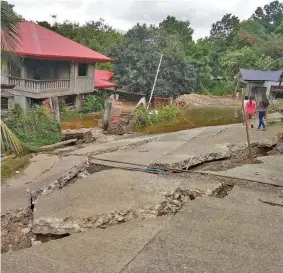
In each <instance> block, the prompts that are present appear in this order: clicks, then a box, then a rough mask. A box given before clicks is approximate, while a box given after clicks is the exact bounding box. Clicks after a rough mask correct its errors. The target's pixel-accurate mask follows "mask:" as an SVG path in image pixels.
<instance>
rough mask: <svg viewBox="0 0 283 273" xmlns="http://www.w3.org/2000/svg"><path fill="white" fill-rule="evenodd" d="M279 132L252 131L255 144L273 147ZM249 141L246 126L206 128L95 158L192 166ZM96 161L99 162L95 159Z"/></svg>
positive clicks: (273, 129)
mask: <svg viewBox="0 0 283 273" xmlns="http://www.w3.org/2000/svg"><path fill="white" fill-rule="evenodd" d="M279 131H280V129H279V128H278V126H277V127H276V126H273V127H270V128H269V130H268V131H265V132H263V131H256V130H251V131H250V138H251V143H252V144H253V145H258V146H260V147H272V146H274V145H276V144H277V143H278V142H279V140H280V138H282V136H281V135H278V132H279ZM246 143H247V141H246V135H245V131H244V127H243V126H242V125H239V124H234V125H225V126H216V127H203V128H196V129H192V130H185V131H180V132H175V133H169V134H164V135H163V136H161V137H160V138H158V139H156V140H153V141H151V142H149V143H147V144H144V145H140V146H138V147H136V148H133V149H129V150H126V151H115V152H109V153H104V154H101V155H98V156H95V159H96V160H98V161H99V160H112V161H120V162H124V163H134V164H143V165H150V166H160V167H166V168H175V169H188V168H190V167H193V166H196V165H198V164H201V163H204V162H208V161H214V160H219V159H225V158H229V157H231V156H232V155H233V153H235V152H236V151H239V150H241V149H243V148H245V147H247V144H246ZM92 162H93V163H94V164H95V163H96V161H95V160H93V161H92ZM105 164H107V165H111V164H110V163H105Z"/></svg>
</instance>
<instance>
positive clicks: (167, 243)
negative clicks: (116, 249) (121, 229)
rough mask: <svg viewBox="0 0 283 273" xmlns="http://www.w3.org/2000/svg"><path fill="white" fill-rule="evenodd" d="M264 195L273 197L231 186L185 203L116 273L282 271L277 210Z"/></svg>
mask: <svg viewBox="0 0 283 273" xmlns="http://www.w3.org/2000/svg"><path fill="white" fill-rule="evenodd" d="M264 196H269V198H270V199H272V198H276V196H274V195H269V194H268V193H263V192H257V191H251V190H247V189H242V188H239V187H236V186H235V187H234V189H233V190H232V191H231V193H230V194H229V195H228V196H227V197H226V198H224V199H212V198H209V197H207V198H201V199H199V200H196V201H195V202H190V203H187V204H186V205H185V206H184V208H183V209H182V210H181V211H180V212H179V213H178V214H177V215H176V216H175V217H174V218H172V219H171V221H170V223H169V224H168V225H167V226H166V227H165V228H164V229H163V230H162V231H161V232H159V233H158V234H157V235H156V237H155V238H154V240H152V241H151V242H150V243H149V244H148V245H147V246H146V247H145V248H144V249H143V251H142V252H141V253H139V254H138V255H137V256H136V257H135V258H134V259H133V260H132V261H131V262H130V263H129V264H127V265H126V266H125V268H124V270H122V271H121V272H123V273H126V272H127V273H128V272H131V273H136V272H139V273H143V272H144V273H146V272H150V273H155V272H156V273H162V272H164V273H168V272H178V273H183V272H184V273H185V272H186V273H188V272H189V273H198V272H199V273H200V272H211V273H214V272H215V273H216V272H219V273H220V272H221V273H232V272H233V273H234V272H253V273H262V272H270V273H278V272H282V267H283V264H282V256H283V249H282V245H283V236H282V225H283V213H282V208H281V207H272V206H269V205H266V204H263V203H261V202H259V201H258V199H259V198H261V197H264Z"/></svg>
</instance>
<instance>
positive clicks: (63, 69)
mask: <svg viewBox="0 0 283 273" xmlns="http://www.w3.org/2000/svg"><path fill="white" fill-rule="evenodd" d="M35 66H40V67H39V68H38V70H39V72H40V75H38V72H36V73H37V75H35V74H36V73H35V71H34V70H35V69H34V68H35ZM94 69H95V64H94V63H90V64H88V74H87V76H85V77H80V76H78V62H71V61H70V62H68V61H52V60H32V59H25V60H24V64H23V66H22V68H21V69H20V75H21V78H23V79H34V77H35V76H37V77H38V76H39V78H40V80H54V79H61V80H64V79H69V80H70V87H69V88H67V89H59V90H54V89H53V90H36V91H35V90H30V89H25V86H24V81H22V83H23V84H22V85H21V86H16V87H15V88H14V89H13V90H11V93H12V95H13V96H15V97H17V98H16V99H15V101H16V102H17V103H19V102H21V103H20V104H21V105H22V106H23V107H26V105H27V103H26V102H25V101H24V100H23V99H21V98H19V96H20V97H28V98H34V99H43V98H52V97H63V96H68V95H74V94H86V93H91V92H93V90H94ZM7 76H8V75H6V76H5V77H3V82H5V81H7V82H8V77H7ZM15 76H16V75H15Z"/></svg>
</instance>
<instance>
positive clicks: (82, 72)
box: [78, 63, 88, 77]
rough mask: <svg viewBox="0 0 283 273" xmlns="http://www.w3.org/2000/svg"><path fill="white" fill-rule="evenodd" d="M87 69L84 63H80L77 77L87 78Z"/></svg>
mask: <svg viewBox="0 0 283 273" xmlns="http://www.w3.org/2000/svg"><path fill="white" fill-rule="evenodd" d="M87 68H88V66H87V64H86V63H80V64H79V69H78V76H79V77H84V76H87Z"/></svg>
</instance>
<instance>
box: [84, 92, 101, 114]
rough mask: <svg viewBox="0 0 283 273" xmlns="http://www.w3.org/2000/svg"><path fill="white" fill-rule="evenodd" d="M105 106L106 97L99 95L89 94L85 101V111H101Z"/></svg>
mask: <svg viewBox="0 0 283 273" xmlns="http://www.w3.org/2000/svg"><path fill="white" fill-rule="evenodd" d="M103 108H104V98H103V97H101V96H98V95H88V96H87V97H86V98H85V101H84V108H83V112H84V113H92V112H99V111H101V110H103Z"/></svg>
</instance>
